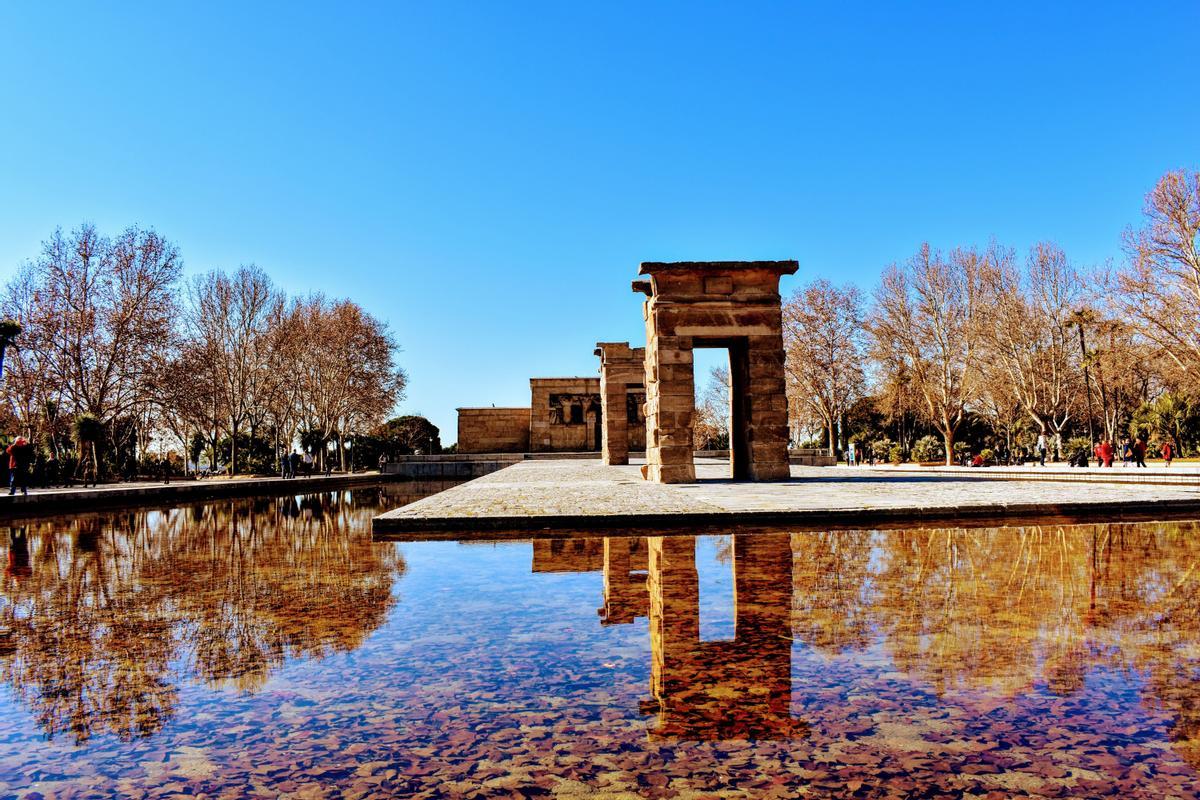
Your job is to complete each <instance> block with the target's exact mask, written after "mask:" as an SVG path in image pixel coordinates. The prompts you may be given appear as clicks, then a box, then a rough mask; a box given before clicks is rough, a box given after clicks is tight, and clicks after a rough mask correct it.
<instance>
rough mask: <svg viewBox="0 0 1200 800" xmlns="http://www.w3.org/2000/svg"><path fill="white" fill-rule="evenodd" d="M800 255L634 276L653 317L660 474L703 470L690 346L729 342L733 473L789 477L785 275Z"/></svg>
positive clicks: (664, 477) (672, 477) (649, 451)
mask: <svg viewBox="0 0 1200 800" xmlns="http://www.w3.org/2000/svg"><path fill="white" fill-rule="evenodd" d="M797 269H798V264H797V263H796V262H795V261H679V262H645V263H643V264H642V265H641V267H640V268H639V270H638V274H640V275H645V276H648V278H643V279H641V280H638V281H635V282H634V284H633V288H634V291H637V292H642V293H643V294H645V295H647V297H648V298H649V299H648V300H646V302H645V303H644V304H643V315H644V317H645V320H646V466H645V467H643V469H642V474H643V475H644V476H645V477H646V478H647V479H648V480H652V481H657V482H659V483H689V482H692V481H695V479H696V467H695V462H694V460H693V443H692V432H693V427H694V423H695V414H696V397H695V377H694V375H693V369H692V366H693V360H692V351H693V349H694V348H696V347H723V348H728V350H729V362H730V363H729V366H730V369H729V373H730V383H731V388H730V395H731V396H730V415H731V419H730V426H729V435H730V477H732V478H733V479H734V480H751V481H770V480H784V479H786V478H788V477H789V475H790V471H789V467H788V452H787V441H788V431H787V423H788V418H787V398H786V395H785V389H784V387H785V381H784V371H783V318H782V312H781V301H780V297H779V278H780V276H782V275H791V274H794V273H795V272H796V270H797Z"/></svg>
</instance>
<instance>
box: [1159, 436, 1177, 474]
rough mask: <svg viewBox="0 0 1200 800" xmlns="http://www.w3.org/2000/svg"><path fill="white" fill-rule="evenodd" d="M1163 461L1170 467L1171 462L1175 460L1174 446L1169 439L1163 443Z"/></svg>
mask: <svg viewBox="0 0 1200 800" xmlns="http://www.w3.org/2000/svg"><path fill="white" fill-rule="evenodd" d="M1160 452H1161V453H1162V457H1163V461H1165V462H1167V466H1168V467H1169V466H1171V461H1172V460H1174V458H1175V445H1174V443H1172V442H1171V440H1170V439H1167V440H1166V441H1165V442H1163V446H1162V450H1161V451H1160Z"/></svg>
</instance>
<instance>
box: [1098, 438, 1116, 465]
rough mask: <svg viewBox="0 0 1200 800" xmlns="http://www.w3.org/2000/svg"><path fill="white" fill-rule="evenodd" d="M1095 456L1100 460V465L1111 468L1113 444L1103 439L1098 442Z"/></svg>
mask: <svg viewBox="0 0 1200 800" xmlns="http://www.w3.org/2000/svg"><path fill="white" fill-rule="evenodd" d="M1096 458H1097V460H1098V461H1099V462H1100V466H1102V467H1108V468H1109V469H1112V465H1113V446H1112V442H1110V441H1109V440H1108V439H1105V440H1104V441H1102V442H1101V443H1100V448H1099V450H1098V452H1097V453H1096Z"/></svg>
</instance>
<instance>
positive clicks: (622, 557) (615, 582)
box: [598, 536, 650, 625]
mask: <svg viewBox="0 0 1200 800" xmlns="http://www.w3.org/2000/svg"><path fill="white" fill-rule="evenodd" d="M646 550H647V546H646V539H644V538H640V537H632V536H630V537H616V536H609V537H608V538H606V539H605V540H604V606H603V607H602V608H600V609H599V612H598V613H599V614H600V624H601V625H624V624H627V623H630V622H633V621H634V620H635V619H637V618H638V617H644V616H646V615H647V614H648V613H649V610H650V595H649V594H647V592H646Z"/></svg>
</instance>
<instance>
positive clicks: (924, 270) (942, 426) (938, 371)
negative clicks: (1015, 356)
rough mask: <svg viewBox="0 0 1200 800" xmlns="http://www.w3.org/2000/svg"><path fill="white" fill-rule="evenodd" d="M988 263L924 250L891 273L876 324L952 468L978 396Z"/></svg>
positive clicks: (873, 328) (879, 298) (970, 254)
mask: <svg viewBox="0 0 1200 800" xmlns="http://www.w3.org/2000/svg"><path fill="white" fill-rule="evenodd" d="M985 258H986V256H982V255H980V254H979V253H978V252H977V251H975V250H972V249H958V250H954V251H952V252H951V253H950V256H949V258H944V257H943V256H942V254H941V253H939V252H937V251H935V250H933V249H931V248H930V246H929V245H928V244H924V245H922V246H921V248H920V249H919V250H918V251H917V254H916V255H915V256H913V258H911V259H910V260H909V261H908V262H907V263H906V264H905V265H903V266H902V267H898V266H896V265H894V264H893V265H892V266H890V267H888V268H887V270H885V272H884V275H883V280H882V282H881V284H880V286H879V288H878V289H877V290H876V292H875V308H874V310H873V314H872V317H871V322H870V325H869V328H868V330H869V332H870V335H871V338H872V347H873V349H874V352H876V353H877V354H881V355H882V356H884V358H885V359H886V361H885V363H890V364H894V365H902V367H903V369H904V370H905V372H906V373H907V375H908V376H909V380H910V382H911V385H912V387H913V389H914V390H915V391H916V392H917V394H918V396H919V397H920V398H921V404H922V406H923V409H922V410H923V411H924V414H925V416H926V417H927V418H928V420H929V422H930V423H931V424H932V425H933V426H934V427H935V428H937V430H938V431H939V432H940V433H941V434H942V438H943V439H944V441H945V445H946V463H947V464H949V463H951V462H952V459H953V455H954V439H955V435H956V434H957V432H958V429H959V427H960V426H961V425H962V422H963V419H964V418H965V416H966V413H967V408H968V406H969V405H970V403H971V401H972V400H974V399H975V397H976V394H977V392H978V389H979V377H980V376H979V364H978V361H977V357H978V354H979V353H978V351H979V323H978V314H979V301H980V289H979V282H980V273H981V271H982V267H983V262H984V260H985Z"/></svg>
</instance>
